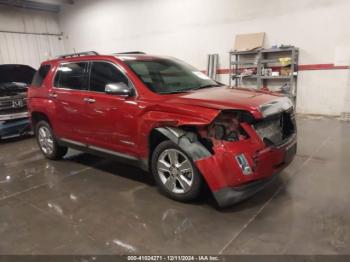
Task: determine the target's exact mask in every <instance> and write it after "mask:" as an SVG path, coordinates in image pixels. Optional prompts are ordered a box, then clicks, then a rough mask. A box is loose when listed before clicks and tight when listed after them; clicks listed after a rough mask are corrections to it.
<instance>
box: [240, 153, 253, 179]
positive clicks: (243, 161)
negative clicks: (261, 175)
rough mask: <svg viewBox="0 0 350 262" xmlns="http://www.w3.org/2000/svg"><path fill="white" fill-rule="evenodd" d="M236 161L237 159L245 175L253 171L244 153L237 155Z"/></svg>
mask: <svg viewBox="0 0 350 262" xmlns="http://www.w3.org/2000/svg"><path fill="white" fill-rule="evenodd" d="M236 161H237V163H238V165H239V167H240V168H241V169H242V172H243V175H245V176H249V175H251V174H252V173H253V172H252V168H251V167H250V166H249V163H248V161H247V158H246V157H245V155H244V154H239V155H237V156H236Z"/></svg>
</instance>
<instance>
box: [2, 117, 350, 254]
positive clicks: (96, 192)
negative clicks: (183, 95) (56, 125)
mask: <svg viewBox="0 0 350 262" xmlns="http://www.w3.org/2000/svg"><path fill="white" fill-rule="evenodd" d="M298 122H299V148H298V155H297V157H296V159H295V160H294V162H293V163H292V164H291V166H290V167H288V168H287V169H286V170H285V171H284V172H282V173H281V175H280V178H279V179H278V180H276V182H275V183H274V184H271V186H269V187H268V188H266V189H265V190H264V191H262V192H260V193H259V194H258V195H256V196H255V197H253V198H251V199H249V200H247V201H245V202H243V203H241V204H239V205H236V206H234V207H232V208H229V209H225V210H223V211H220V210H217V209H216V208H215V207H214V205H213V199H212V198H211V197H210V196H206V197H202V199H201V200H199V201H198V202H197V203H194V204H182V203H177V202H174V201H172V200H169V199H168V198H166V197H163V196H162V195H160V194H159V193H158V191H157V189H156V187H155V186H154V185H153V183H152V179H150V178H149V175H148V174H147V173H143V172H142V171H140V170H138V169H135V168H132V167H128V166H124V165H120V164H118V163H113V162H112V161H110V160H107V159H101V158H97V157H94V156H90V155H87V154H80V153H78V152H73V151H72V152H71V153H70V155H69V156H68V157H67V158H66V159H65V160H63V161H59V162H52V161H48V160H45V159H44V158H43V157H42V155H41V153H40V152H39V150H38V148H37V146H36V143H35V140H34V139H33V138H29V139H21V140H16V141H8V142H3V143H1V144H0V237H1V239H0V254H128V253H138V254H169V253H170V254H188V253H189V254H350V209H349V207H350V172H349V170H350V136H349V134H350V123H343V122H339V121H337V120H335V119H327V118H324V119H311V118H307V117H303V118H299V120H298Z"/></svg>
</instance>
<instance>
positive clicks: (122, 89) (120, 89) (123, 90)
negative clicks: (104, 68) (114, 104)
mask: <svg viewBox="0 0 350 262" xmlns="http://www.w3.org/2000/svg"><path fill="white" fill-rule="evenodd" d="M105 92H106V94H111V95H118V96H126V97H128V96H133V95H134V90H133V89H132V88H131V87H130V86H128V85H126V84H125V83H123V82H120V83H110V84H107V85H106V87H105Z"/></svg>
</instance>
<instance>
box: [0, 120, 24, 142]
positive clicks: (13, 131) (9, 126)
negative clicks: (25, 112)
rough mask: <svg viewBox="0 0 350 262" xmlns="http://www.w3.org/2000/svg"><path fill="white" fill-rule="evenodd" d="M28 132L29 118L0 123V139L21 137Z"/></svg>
mask: <svg viewBox="0 0 350 262" xmlns="http://www.w3.org/2000/svg"><path fill="white" fill-rule="evenodd" d="M27 132H30V121H29V118H22V119H16V120H10V121H0V139H6V138H12V137H16V136H21V135H23V134H25V133H27Z"/></svg>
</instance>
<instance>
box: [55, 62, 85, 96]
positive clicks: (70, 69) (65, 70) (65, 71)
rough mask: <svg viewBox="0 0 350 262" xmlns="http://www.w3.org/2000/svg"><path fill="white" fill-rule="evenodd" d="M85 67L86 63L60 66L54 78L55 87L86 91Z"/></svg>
mask: <svg viewBox="0 0 350 262" xmlns="http://www.w3.org/2000/svg"><path fill="white" fill-rule="evenodd" d="M87 65H88V63H86V62H82V63H69V64H65V65H61V66H60V67H59V69H58V70H57V74H56V77H55V87H58V88H67V89H75V90H84V89H86V77H85V76H86V70H87Z"/></svg>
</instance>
